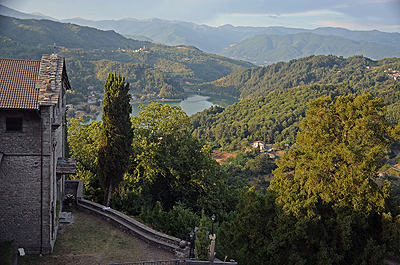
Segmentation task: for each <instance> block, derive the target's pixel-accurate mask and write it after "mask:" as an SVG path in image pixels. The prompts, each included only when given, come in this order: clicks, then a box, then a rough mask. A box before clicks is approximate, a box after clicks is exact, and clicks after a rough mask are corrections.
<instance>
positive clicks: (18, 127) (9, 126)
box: [6, 118, 22, 132]
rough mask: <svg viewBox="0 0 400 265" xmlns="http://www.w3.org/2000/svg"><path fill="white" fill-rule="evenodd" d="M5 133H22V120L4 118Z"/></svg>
mask: <svg viewBox="0 0 400 265" xmlns="http://www.w3.org/2000/svg"><path fill="white" fill-rule="evenodd" d="M6 131H7V132H22V118H6Z"/></svg>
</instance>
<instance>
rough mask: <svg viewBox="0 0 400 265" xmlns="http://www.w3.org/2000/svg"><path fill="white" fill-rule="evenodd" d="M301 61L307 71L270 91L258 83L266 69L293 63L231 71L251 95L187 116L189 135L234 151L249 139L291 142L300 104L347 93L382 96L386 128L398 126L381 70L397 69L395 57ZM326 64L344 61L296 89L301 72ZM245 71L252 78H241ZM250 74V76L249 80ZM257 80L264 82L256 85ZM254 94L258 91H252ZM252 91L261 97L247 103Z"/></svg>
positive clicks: (399, 111)
mask: <svg viewBox="0 0 400 265" xmlns="http://www.w3.org/2000/svg"><path fill="white" fill-rule="evenodd" d="M317 59H318V60H317ZM307 60H309V61H314V63H315V65H314V66H313V68H309V66H307V67H306V68H305V69H300V68H299V69H298V70H297V71H292V70H290V72H291V73H292V74H293V76H294V73H298V74H299V76H297V77H296V78H295V79H293V80H297V81H296V82H295V81H292V82H288V80H286V81H282V82H281V83H280V84H281V85H282V86H283V87H279V81H277V82H278V84H274V85H273V87H274V89H273V90H269V89H268V88H269V87H268V86H266V87H263V88H261V84H262V83H265V82H271V81H269V80H267V77H270V76H272V75H269V74H267V73H266V71H268V73H269V72H273V71H274V69H277V68H279V69H291V67H292V66H293V64H296V63H297V61H292V62H289V63H286V64H285V63H282V64H281V63H278V64H275V65H272V66H270V67H260V68H257V69H254V70H245V71H241V72H239V71H238V72H235V74H238V73H242V74H243V75H241V76H242V79H241V80H247V81H246V82H243V81H242V82H240V84H242V85H243V86H250V85H252V86H253V92H254V93H253V92H251V93H250V94H251V95H252V96H247V98H246V99H243V100H241V101H240V102H237V103H235V104H233V105H231V106H228V107H227V108H226V109H223V108H219V107H212V108H211V109H208V110H205V111H203V112H201V113H197V114H195V115H193V116H192V117H191V118H192V121H193V125H194V127H193V135H195V136H196V137H198V138H200V139H203V140H206V141H209V142H212V143H214V145H215V146H216V147H223V148H225V149H227V150H240V149H242V148H243V146H249V145H250V144H251V142H252V141H255V140H260V141H264V142H266V143H271V144H273V143H275V144H282V143H293V142H294V141H295V138H296V135H297V132H298V128H299V122H300V121H301V120H302V119H303V118H304V116H305V110H306V106H307V103H308V102H309V101H310V100H312V99H315V98H317V97H320V96H323V95H331V96H332V97H336V96H340V95H342V96H343V95H347V94H350V93H354V94H360V93H370V94H371V95H373V96H376V97H379V98H382V99H383V100H384V102H385V104H386V107H387V118H388V120H389V121H390V122H391V123H392V124H397V123H398V117H399V115H400V105H399V103H398V102H399V97H400V83H399V82H398V81H396V80H390V79H389V77H388V71H387V69H389V68H392V69H393V70H395V69H400V59H398V58H392V59H383V60H380V61H377V62H376V61H372V60H369V59H367V58H364V57H353V58H352V59H350V58H348V59H343V58H340V57H335V56H319V57H318V58H317V57H316V56H313V57H309V58H303V59H299V60H298V61H301V62H306V61H307ZM326 61H336V62H346V61H347V62H348V63H347V66H346V67H344V68H341V70H339V68H337V69H336V70H335V72H336V74H335V75H326V76H325V77H324V78H323V79H319V82H315V83H314V84H312V85H298V83H297V82H298V80H300V79H302V78H301V74H300V73H301V72H304V73H306V72H307V69H308V71H309V73H307V74H308V75H310V74H311V75H312V74H313V72H321V67H322V65H326V64H325V63H324V62H326ZM318 62H319V63H318ZM349 62H352V63H351V64H350V63H349ZM365 64H373V65H376V64H379V65H380V66H368V68H367V66H366V65H365ZM293 67H295V66H293ZM374 67H375V68H374ZM322 68H323V67H322ZM385 70H386V72H385ZM332 71H333V70H332ZM332 71H331V72H332ZM283 72H284V71H283V70H282V71H281V72H279V71H278V72H277V75H279V74H281V75H282V74H283ZM338 72H340V73H338ZM245 73H251V74H252V75H248V76H247V75H245ZM261 73H264V74H261ZM235 74H233V75H231V76H234V75H235ZM339 74H340V75H342V77H343V76H345V77H346V78H341V79H336V78H335V76H336V77H338V75H339ZM246 76H247V77H246ZM250 76H251V78H249V77H250ZM261 77H263V80H264V81H260V80H261ZM274 78H277V77H274ZM286 79H289V78H286ZM238 80H239V79H238ZM256 80H258V82H256ZM302 80H306V79H302ZM218 82H221V80H219V81H218ZM321 83H326V84H321ZM238 87H239V86H238ZM250 90H251V89H250ZM246 91H247V90H246ZM256 91H258V92H257V93H256ZM232 93H233V92H232ZM245 93H247V92H245ZM258 93H259V94H262V96H259V97H256V98H255V99H253V98H252V97H253V96H255V94H258ZM264 95H265V96H264Z"/></svg>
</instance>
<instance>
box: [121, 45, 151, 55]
mask: <svg viewBox="0 0 400 265" xmlns="http://www.w3.org/2000/svg"><path fill="white" fill-rule="evenodd" d="M117 51H119V52H136V53H150V51H149V50H147V49H146V46H143V48H139V49H137V50H134V49H131V48H130V47H125V48H118V50H117Z"/></svg>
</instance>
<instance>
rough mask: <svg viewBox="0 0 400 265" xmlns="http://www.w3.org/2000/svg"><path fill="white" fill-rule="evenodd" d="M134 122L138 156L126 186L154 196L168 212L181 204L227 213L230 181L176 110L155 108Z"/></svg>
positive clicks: (131, 166)
mask: <svg viewBox="0 0 400 265" xmlns="http://www.w3.org/2000/svg"><path fill="white" fill-rule="evenodd" d="M142 108H143V111H142V112H140V113H139V116H138V117H132V123H133V128H134V140H133V149H134V153H133V156H132V161H131V165H130V169H129V176H128V179H127V180H126V181H125V183H128V184H129V185H131V186H132V187H140V188H141V189H142V190H143V191H146V192H147V193H148V194H151V197H152V203H153V204H155V203H156V202H157V201H160V202H161V205H162V207H163V209H165V210H167V211H169V210H171V209H172V208H173V206H174V205H175V204H176V203H177V202H178V201H180V202H181V203H182V204H183V205H185V206H187V207H189V208H190V209H192V210H193V211H194V212H195V213H197V214H200V212H201V210H202V209H205V210H206V212H207V213H209V212H215V210H216V209H223V208H224V207H226V205H227V204H228V203H227V198H229V196H228V195H227V192H228V190H227V186H226V181H227V176H226V174H224V172H223V171H222V170H220V166H219V164H218V163H217V162H216V161H215V160H213V159H212V158H211V149H210V147H209V145H207V144H204V143H202V142H200V141H199V140H198V139H196V138H195V137H193V136H192V135H191V133H190V129H191V122H190V119H189V117H188V116H187V115H186V113H185V112H184V111H182V110H181V109H180V108H179V107H178V106H169V105H163V104H160V103H152V104H150V105H149V106H147V107H143V106H142Z"/></svg>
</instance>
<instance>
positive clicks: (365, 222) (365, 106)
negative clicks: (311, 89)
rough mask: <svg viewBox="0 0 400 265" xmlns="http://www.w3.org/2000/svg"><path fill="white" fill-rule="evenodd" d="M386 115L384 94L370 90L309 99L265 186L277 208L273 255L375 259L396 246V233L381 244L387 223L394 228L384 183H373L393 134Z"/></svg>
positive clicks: (307, 259)
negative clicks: (277, 236) (298, 129)
mask: <svg viewBox="0 0 400 265" xmlns="http://www.w3.org/2000/svg"><path fill="white" fill-rule="evenodd" d="M384 115H385V107H384V104H383V103H382V101H381V100H379V99H374V98H372V97H371V96H370V95H368V94H363V95H360V96H357V97H356V96H354V95H352V94H350V95H348V96H343V97H337V98H335V99H334V100H332V99H331V98H330V97H329V96H324V97H321V98H318V99H317V100H314V101H312V102H311V103H310V104H309V109H308V111H307V114H306V118H305V119H304V120H303V121H302V123H301V129H302V131H301V132H300V133H299V134H298V136H297V141H296V145H295V148H293V149H291V150H290V151H289V152H287V153H286V154H285V155H284V156H283V157H282V159H281V160H280V161H278V166H279V167H278V168H277V169H276V170H275V171H274V174H275V178H274V180H273V181H272V183H271V186H270V191H271V192H272V193H273V194H274V196H276V201H275V202H276V205H277V206H278V207H279V208H280V209H281V211H282V213H281V214H280V215H278V218H277V220H276V222H277V230H276V232H279V233H277V234H280V235H283V238H280V244H281V245H280V246H279V247H280V249H279V248H277V249H278V250H277V251H276V252H275V258H278V259H275V260H281V261H286V262H295V263H304V264H378V263H381V262H382V260H383V258H384V255H385V253H390V252H392V253H393V251H398V249H399V248H398V247H399V245H398V243H399V239H398V238H397V239H396V240H392V242H391V244H387V243H388V237H385V234H391V233H389V231H385V227H392V228H393V227H397V228H396V229H399V228H400V226H398V225H399V222H398V220H397V221H396V220H394V219H395V218H394V219H391V218H387V217H388V215H390V216H391V213H390V207H389V206H390V205H389V204H388V200H389V198H390V189H389V183H388V182H385V183H384V184H383V185H378V184H377V183H376V182H375V180H376V179H377V170H378V169H379V168H380V167H381V166H382V165H383V164H384V162H385V152H386V151H387V150H388V148H389V147H390V144H391V142H392V140H393V134H392V132H393V127H392V126H390V125H389V124H388V123H387V121H386V119H385V116H384ZM392 210H393V208H392ZM394 213H395V212H394ZM391 231H393V230H391ZM285 257H286V258H285ZM277 264H278V263H277Z"/></svg>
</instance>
